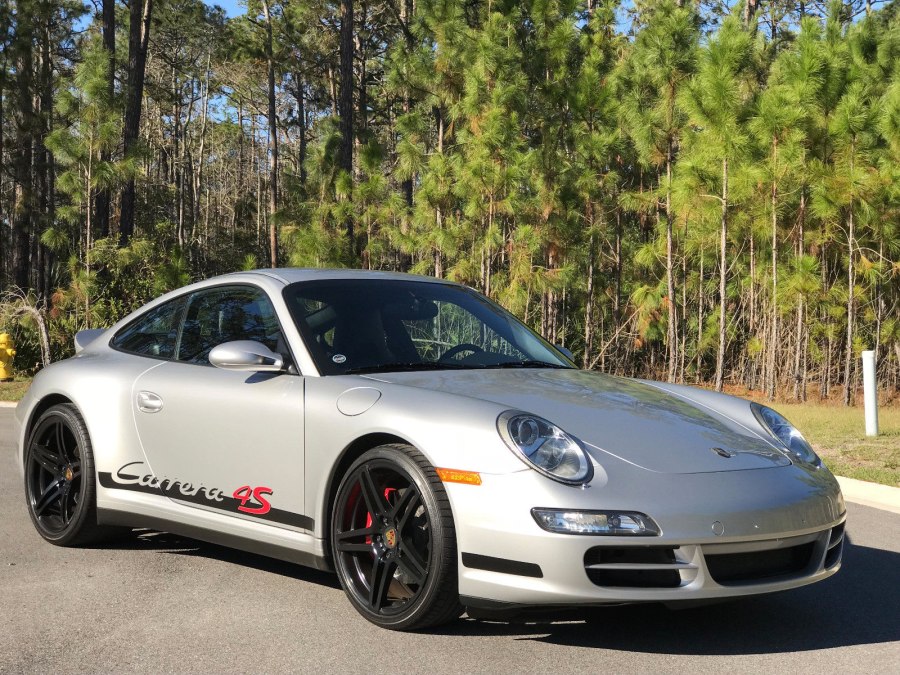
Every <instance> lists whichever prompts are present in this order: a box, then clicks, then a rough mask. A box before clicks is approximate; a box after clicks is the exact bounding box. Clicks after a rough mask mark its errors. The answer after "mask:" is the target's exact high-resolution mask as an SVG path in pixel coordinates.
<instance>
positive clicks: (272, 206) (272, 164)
mask: <svg viewBox="0 0 900 675" xmlns="http://www.w3.org/2000/svg"><path fill="white" fill-rule="evenodd" d="M262 6H263V17H264V18H265V21H266V65H267V66H268V68H267V71H268V73H267V74H268V80H267V82H268V88H267V93H268V99H269V108H268V118H269V261H270V263H271V266H272V267H278V228H277V227H276V225H275V212H276V211H277V210H278V118H277V117H276V115H275V56H274V52H273V49H274V46H273V37H272V17H271V14H270V13H269V0H263V4H262Z"/></svg>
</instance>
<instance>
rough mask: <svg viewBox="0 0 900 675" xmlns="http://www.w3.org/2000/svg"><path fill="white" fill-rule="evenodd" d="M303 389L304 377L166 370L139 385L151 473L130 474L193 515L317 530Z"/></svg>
mask: <svg viewBox="0 0 900 675" xmlns="http://www.w3.org/2000/svg"><path fill="white" fill-rule="evenodd" d="M303 388H304V378H302V377H300V376H297V375H288V374H286V373H280V374H262V373H241V372H232V371H227V370H220V369H218V368H214V367H212V366H200V365H192V364H187V363H178V362H168V363H163V364H161V365H160V366H159V367H157V368H153V369H152V370H150V371H148V372H146V373H144V374H143V375H141V376H140V377H139V378H138V379H137V380H136V381H135V382H134V386H133V389H132V410H133V414H134V419H135V424H136V427H137V431H138V434H139V436H140V439H141V444H142V446H143V450H144V454H145V456H146V458H147V466H146V467H140V466H131V467H128V468H127V470H126V475H127V476H132V477H133V478H137V479H138V481H139V484H141V483H143V484H146V486H147V487H150V488H157V489H159V490H162V492H163V493H165V494H166V495H167V496H168V497H169V498H171V499H174V500H176V501H179V502H183V503H186V504H189V505H191V506H199V507H206V508H213V509H216V510H223V511H226V512H229V513H231V514H232V515H235V516H238V517H242V518H250V519H257V520H261V521H264V522H267V523H269V524H272V525H280V526H287V527H299V528H302V529H311V527H312V523H311V521H310V520H309V519H308V518H306V517H305V516H304V515H303V498H304V495H303ZM123 469H124V467H123ZM126 480H128V479H127V478H126Z"/></svg>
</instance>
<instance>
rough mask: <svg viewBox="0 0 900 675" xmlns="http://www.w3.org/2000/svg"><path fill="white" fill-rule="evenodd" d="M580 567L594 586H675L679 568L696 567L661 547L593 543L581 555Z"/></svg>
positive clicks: (670, 550) (669, 548) (668, 549)
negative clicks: (609, 545) (581, 563)
mask: <svg viewBox="0 0 900 675" xmlns="http://www.w3.org/2000/svg"><path fill="white" fill-rule="evenodd" d="M584 568H585V571H586V572H587V575H588V578H589V579H590V580H591V582H593V583H594V584H596V585H597V586H612V587H618V588H623V587H624V588H677V587H678V586H680V585H681V583H682V578H681V570H693V571H695V570H696V566H695V565H693V564H691V563H687V562H679V561H678V560H677V558H676V556H675V549H673V548H671V547H665V546H634V547H632V546H628V547H624V546H623V547H607V546H595V547H594V548H591V549H588V551H587V553H585V554H584ZM694 573H695V572H694Z"/></svg>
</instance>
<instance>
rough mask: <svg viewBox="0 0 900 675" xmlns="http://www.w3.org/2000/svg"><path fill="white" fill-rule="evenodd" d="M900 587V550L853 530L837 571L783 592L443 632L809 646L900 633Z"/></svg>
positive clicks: (700, 645)
mask: <svg viewBox="0 0 900 675" xmlns="http://www.w3.org/2000/svg"><path fill="white" fill-rule="evenodd" d="M898 588H900V553H893V552H890V551H884V550H881V549H874V548H867V547H864V546H854V545H853V544H852V542H850V541H849V537H848V541H847V542H846V544H845V548H844V561H843V568H842V569H841V570H840V571H839V572H838V573H837V574H836V575H835V576H833V577H831V578H830V579H827V580H825V581H823V582H820V583H817V584H813V585H812V586H806V587H803V588H800V589H795V590H792V591H788V592H784V593H779V594H772V595H765V596H759V597H755V598H747V599H744V600H738V601H734V602H725V603H721V604H715V605H706V606H702V607H694V608H691V609H675V610H672V609H667V608H666V607H663V606H662V605H626V606H618V607H606V608H596V609H591V610H586V611H585V610H582V611H580V612H574V611H573V612H566V613H562V612H560V613H557V614H555V615H553V614H544V615H538V614H534V615H528V616H527V617H520V618H518V619H512V620H510V621H506V622H495V621H486V620H473V619H464V620H462V621H458V622H456V623H454V624H451V625H448V626H445V627H443V628H442V629H439V630H437V631H436V632H439V633H441V634H445V635H481V636H484V635H509V636H515V637H517V638H518V639H522V640H534V641H536V642H547V643H550V644H556V645H569V646H578V647H594V648H597V649H615V650H619V651H627V652H628V651H630V652H642V653H652V654H683V655H737V654H767V653H779V652H797V651H808V650H816V649H828V648H832V647H845V646H851V645H864V644H876V643H886V642H893V641H896V640H900V602H898V601H897V589H898Z"/></svg>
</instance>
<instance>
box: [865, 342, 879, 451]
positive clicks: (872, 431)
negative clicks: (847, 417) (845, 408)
mask: <svg viewBox="0 0 900 675" xmlns="http://www.w3.org/2000/svg"><path fill="white" fill-rule="evenodd" d="M862 362H863V400H864V401H865V408H866V436H877V435H878V387H877V383H876V382H875V352H874V351H871V350H867V351H864V352H863V353H862Z"/></svg>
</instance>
